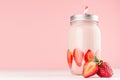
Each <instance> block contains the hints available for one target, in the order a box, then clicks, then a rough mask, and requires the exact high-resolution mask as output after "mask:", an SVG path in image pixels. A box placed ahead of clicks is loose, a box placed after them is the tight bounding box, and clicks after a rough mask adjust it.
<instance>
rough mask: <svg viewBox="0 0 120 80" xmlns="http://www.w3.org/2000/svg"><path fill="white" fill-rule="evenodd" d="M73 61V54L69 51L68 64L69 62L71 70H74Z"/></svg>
mask: <svg viewBox="0 0 120 80" xmlns="http://www.w3.org/2000/svg"><path fill="white" fill-rule="evenodd" d="M72 61H73V56H72V52H71V51H70V50H69V49H68V51H67V62H68V65H69V68H72Z"/></svg>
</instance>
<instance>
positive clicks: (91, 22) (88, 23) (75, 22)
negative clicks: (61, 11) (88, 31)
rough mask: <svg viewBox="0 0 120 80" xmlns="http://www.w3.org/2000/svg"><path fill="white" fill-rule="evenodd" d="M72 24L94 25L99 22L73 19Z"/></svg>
mask: <svg viewBox="0 0 120 80" xmlns="http://www.w3.org/2000/svg"><path fill="white" fill-rule="evenodd" d="M70 24H71V26H79V25H86V26H88V25H89V26H94V25H98V22H96V21H80V20H78V21H73V22H70Z"/></svg>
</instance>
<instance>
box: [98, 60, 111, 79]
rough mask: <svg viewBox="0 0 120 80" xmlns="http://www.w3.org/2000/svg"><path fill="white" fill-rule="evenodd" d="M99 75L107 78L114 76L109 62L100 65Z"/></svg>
mask: <svg viewBox="0 0 120 80" xmlns="http://www.w3.org/2000/svg"><path fill="white" fill-rule="evenodd" d="M97 75H98V76H100V77H106V78H108V77H111V76H112V75H113V71H112V68H111V66H110V65H109V64H108V63H107V62H102V63H101V64H100V65H99V68H98V72H97Z"/></svg>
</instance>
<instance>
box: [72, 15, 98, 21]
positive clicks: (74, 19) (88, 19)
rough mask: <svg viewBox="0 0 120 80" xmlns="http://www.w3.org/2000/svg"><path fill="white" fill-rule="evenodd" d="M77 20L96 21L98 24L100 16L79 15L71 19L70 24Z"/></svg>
mask: <svg viewBox="0 0 120 80" xmlns="http://www.w3.org/2000/svg"><path fill="white" fill-rule="evenodd" d="M77 20H87V21H95V22H98V21H99V20H98V16H96V15H93V14H77V15H73V16H71V17H70V22H72V21H77Z"/></svg>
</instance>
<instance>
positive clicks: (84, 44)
mask: <svg viewBox="0 0 120 80" xmlns="http://www.w3.org/2000/svg"><path fill="white" fill-rule="evenodd" d="M70 24H71V26H70V28H69V32H68V50H67V62H68V66H69V69H70V71H71V73H73V74H77V75H79V74H82V70H83V65H84V63H85V62H86V61H92V60H93V58H94V57H95V56H96V57H97V58H99V59H100V54H101V32H100V29H99V27H98V16H96V15H92V14H78V15H73V16H71V18H70Z"/></svg>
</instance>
